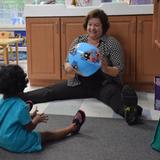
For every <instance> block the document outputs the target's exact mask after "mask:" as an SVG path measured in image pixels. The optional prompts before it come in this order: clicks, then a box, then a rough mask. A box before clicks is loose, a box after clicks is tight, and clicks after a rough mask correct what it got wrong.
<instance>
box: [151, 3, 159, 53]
mask: <svg viewBox="0 0 160 160" xmlns="http://www.w3.org/2000/svg"><path fill="white" fill-rule="evenodd" d="M153 48H154V49H155V52H159V54H160V0H154V15H153Z"/></svg>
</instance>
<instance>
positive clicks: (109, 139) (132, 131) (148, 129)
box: [0, 115, 160, 160]
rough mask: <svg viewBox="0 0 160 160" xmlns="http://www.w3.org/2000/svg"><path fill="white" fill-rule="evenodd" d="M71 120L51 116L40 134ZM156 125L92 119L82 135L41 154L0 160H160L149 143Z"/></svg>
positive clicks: (1, 152)
mask: <svg viewBox="0 0 160 160" xmlns="http://www.w3.org/2000/svg"><path fill="white" fill-rule="evenodd" d="M71 120H72V117H70V116H57V115H51V116H49V121H48V124H47V125H45V124H40V125H39V127H38V128H37V130H43V129H49V128H51V129H56V128H59V127H64V126H66V125H67V124H69V123H70V122H71ZM156 123H157V122H156V121H145V122H143V124H139V125H136V126H132V127H131V126H128V125H127V124H126V122H125V121H124V120H123V119H108V118H89V117H87V119H86V123H85V124H84V126H83V127H82V129H81V132H80V134H78V135H75V136H72V137H68V138H66V139H65V140H62V141H59V142H55V143H52V144H50V145H47V146H46V147H45V149H44V150H43V151H42V152H37V153H28V154H16V153H10V152H7V151H5V150H2V149H0V160H1V159H2V160H159V159H160V153H159V152H157V151H154V150H152V148H151V147H150V143H151V140H152V137H153V135H154V131H155V127H156Z"/></svg>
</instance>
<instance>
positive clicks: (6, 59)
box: [4, 46, 9, 64]
mask: <svg viewBox="0 0 160 160" xmlns="http://www.w3.org/2000/svg"><path fill="white" fill-rule="evenodd" d="M4 64H9V60H8V47H7V46H5V47H4Z"/></svg>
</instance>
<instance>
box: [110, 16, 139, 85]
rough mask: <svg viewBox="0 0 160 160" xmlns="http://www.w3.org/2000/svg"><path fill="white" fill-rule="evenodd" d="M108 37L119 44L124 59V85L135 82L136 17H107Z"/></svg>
mask: <svg viewBox="0 0 160 160" xmlns="http://www.w3.org/2000/svg"><path fill="white" fill-rule="evenodd" d="M109 21H110V25H111V26H110V29H109V35H112V36H114V37H115V38H116V39H118V40H119V42H120V43H121V45H122V47H123V50H124V58H125V68H126V69H125V78H124V81H125V83H131V82H132V83H133V82H134V81H135V55H136V16H111V17H109Z"/></svg>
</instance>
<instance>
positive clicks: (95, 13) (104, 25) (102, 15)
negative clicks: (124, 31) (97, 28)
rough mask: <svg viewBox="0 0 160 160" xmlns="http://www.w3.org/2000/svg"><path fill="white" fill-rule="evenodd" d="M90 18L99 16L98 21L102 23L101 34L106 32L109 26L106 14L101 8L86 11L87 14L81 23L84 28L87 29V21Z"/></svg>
mask: <svg viewBox="0 0 160 160" xmlns="http://www.w3.org/2000/svg"><path fill="white" fill-rule="evenodd" d="M91 18H99V19H100V21H101V23H102V30H103V34H106V32H107V31H108V29H109V27H110V24H109V20H108V16H107V14H106V13H105V12H104V11H103V10H101V9H94V10H92V11H90V12H89V13H88V15H87V16H86V18H85V20H84V23H83V28H84V30H87V25H88V21H89V20H90V19H91Z"/></svg>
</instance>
